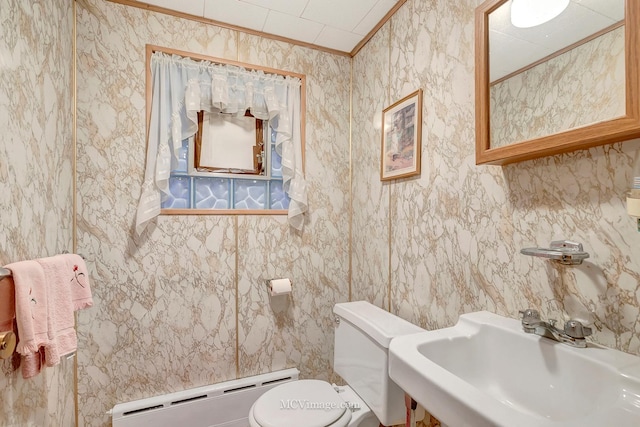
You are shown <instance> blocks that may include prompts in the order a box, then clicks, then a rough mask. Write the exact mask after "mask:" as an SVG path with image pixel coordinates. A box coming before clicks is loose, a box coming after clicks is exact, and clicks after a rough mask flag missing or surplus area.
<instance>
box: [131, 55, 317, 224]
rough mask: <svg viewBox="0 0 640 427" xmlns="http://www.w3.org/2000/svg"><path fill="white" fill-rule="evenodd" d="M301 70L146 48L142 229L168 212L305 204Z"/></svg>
mask: <svg viewBox="0 0 640 427" xmlns="http://www.w3.org/2000/svg"><path fill="white" fill-rule="evenodd" d="M304 89H305V78H304V76H303V75H298V74H294V73H288V72H284V71H280V70H274V69H267V68H261V67H254V66H249V65H246V64H241V63H237V62H232V61H224V60H219V59H215V58H209V57H204V56H200V55H194V54H190V53H187V52H180V51H175V50H169V49H165V48H159V47H155V46H147V104H148V108H147V119H148V120H147V122H148V136H147V140H148V142H147V165H146V171H145V181H144V183H143V189H142V194H141V197H140V203H139V206H138V215H137V219H136V230H137V232H138V233H141V232H142V230H143V229H144V227H145V226H146V224H147V223H148V222H149V221H150V220H152V219H153V218H154V217H155V216H157V215H159V214H160V213H163V214H193V213H197V214H204V213H215V214H242V213H251V214H269V213H271V214H274V213H275V214H282V213H287V214H288V217H289V223H290V224H291V226H292V227H294V228H296V229H301V228H302V225H303V222H304V219H303V216H304V213H305V212H306V210H307V204H306V183H305V181H304V175H303V163H304Z"/></svg>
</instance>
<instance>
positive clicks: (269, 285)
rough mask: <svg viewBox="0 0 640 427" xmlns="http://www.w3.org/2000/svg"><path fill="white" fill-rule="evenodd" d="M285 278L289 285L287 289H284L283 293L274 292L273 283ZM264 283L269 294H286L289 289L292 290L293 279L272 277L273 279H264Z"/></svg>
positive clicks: (289, 291)
mask: <svg viewBox="0 0 640 427" xmlns="http://www.w3.org/2000/svg"><path fill="white" fill-rule="evenodd" d="M283 280H286V281H288V282H289V283H288V285H289V289H288V290H285V291H284V293H280V292H275V293H274V288H273V285H274V284H276V282H280V281H283ZM266 285H267V292H269V295H271V296H278V295H284V294H288V293H291V291H292V290H293V281H292V280H291V279H288V278H277V279H276V278H273V279H267V280H266Z"/></svg>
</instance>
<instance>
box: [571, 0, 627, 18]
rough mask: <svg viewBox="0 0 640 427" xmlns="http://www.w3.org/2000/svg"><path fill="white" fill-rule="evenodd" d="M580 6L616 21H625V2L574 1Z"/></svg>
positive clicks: (604, 0)
mask: <svg viewBox="0 0 640 427" xmlns="http://www.w3.org/2000/svg"><path fill="white" fill-rule="evenodd" d="M574 1H575V2H576V3H578V4H580V6H584V7H587V8H589V9H591V10H593V11H594V12H597V13H599V14H601V15H604V16H606V17H608V18H611V19H613V20H614V21H616V22H617V21H620V20H622V19H624V0H574Z"/></svg>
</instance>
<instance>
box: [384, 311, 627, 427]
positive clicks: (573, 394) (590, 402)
mask: <svg viewBox="0 0 640 427" xmlns="http://www.w3.org/2000/svg"><path fill="white" fill-rule="evenodd" d="M389 352H390V355H389V374H390V376H391V378H392V379H393V380H394V381H395V382H396V383H397V384H398V385H399V386H400V388H402V389H403V390H404V391H405V392H406V393H408V394H409V395H411V396H412V397H413V398H414V399H415V400H416V401H417V402H419V403H420V404H421V405H422V406H424V407H425V408H426V409H427V410H428V411H429V412H430V413H431V414H433V416H435V417H436V418H438V419H439V420H440V421H442V422H443V423H445V424H447V425H449V427H463V426H469V427H482V426H504V427H529V426H531V427H546V426H567V427H578V426H579V427H588V426H598V427H604V426H615V427H623V426H628V427H632V426H633V427H638V426H640V357H636V356H632V355H630V354H627V353H623V352H620V351H617V350H613V349H610V348H606V347H601V346H597V345H594V344H589V345H588V347H587V348H573V347H569V346H568V345H565V344H561V343H558V342H556V341H553V340H550V339H548V338H542V337H539V336H537V335H532V334H526V333H524V332H523V330H522V327H521V325H520V321H518V320H516V319H510V318H506V317H502V316H499V315H497V314H493V313H489V312H477V313H470V314H465V315H462V316H460V318H459V320H458V323H457V324H456V325H455V326H454V327H451V328H445V329H439V330H435V331H427V332H420V333H417V334H412V335H406V336H401V337H397V338H394V339H393V340H392V341H391V345H390V348H389Z"/></svg>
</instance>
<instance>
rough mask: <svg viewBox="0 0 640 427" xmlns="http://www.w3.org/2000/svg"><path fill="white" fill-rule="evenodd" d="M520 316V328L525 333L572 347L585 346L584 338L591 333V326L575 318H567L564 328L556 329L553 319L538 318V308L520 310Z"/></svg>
mask: <svg viewBox="0 0 640 427" xmlns="http://www.w3.org/2000/svg"><path fill="white" fill-rule="evenodd" d="M520 318H521V319H522V329H524V331H525V332H526V333H528V334H536V335H540V336H541V337H545V338H550V339H552V340H556V341H558V342H561V343H565V344H567V345H570V346H572V347H579V348H585V347H586V346H587V341H586V340H585V339H584V338H585V337H588V336H589V335H591V333H592V330H591V328H589V327H587V326H584V325H583V324H582V323H580V322H579V321H577V320H569V321H567V323H565V324H564V329H558V328H556V321H555V320H553V319H550V320H548V321H546V322H545V321H543V320H541V319H540V313H539V312H538V310H534V309H531V308H527V309H526V310H520Z"/></svg>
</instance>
